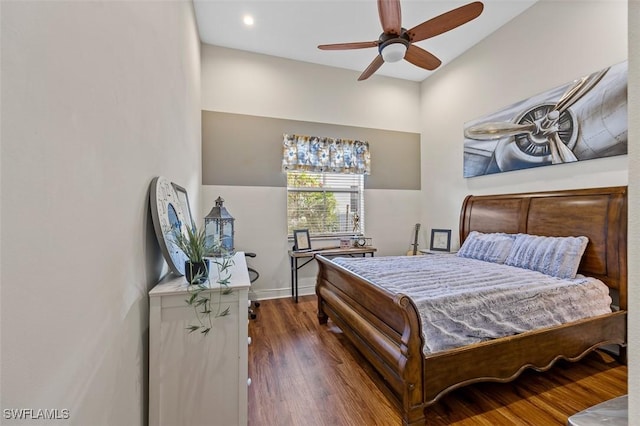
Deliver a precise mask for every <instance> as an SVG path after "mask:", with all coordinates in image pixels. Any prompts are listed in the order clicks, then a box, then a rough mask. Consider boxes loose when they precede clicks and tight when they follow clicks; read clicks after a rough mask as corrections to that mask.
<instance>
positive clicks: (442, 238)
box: [429, 229, 451, 251]
mask: <svg viewBox="0 0 640 426" xmlns="http://www.w3.org/2000/svg"><path fill="white" fill-rule="evenodd" d="M429 249H430V250H433V251H451V229H432V230H431V247H430V248H429Z"/></svg>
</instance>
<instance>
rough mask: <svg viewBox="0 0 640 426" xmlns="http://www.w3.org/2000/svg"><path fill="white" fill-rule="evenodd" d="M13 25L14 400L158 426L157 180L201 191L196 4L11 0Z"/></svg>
mask: <svg viewBox="0 0 640 426" xmlns="http://www.w3.org/2000/svg"><path fill="white" fill-rule="evenodd" d="M0 26H1V31H2V33H1V39H2V41H1V43H2V46H1V47H2V133H1V139H2V146H1V153H2V156H1V172H2V175H1V180H2V210H1V211H2V215H1V218H2V224H1V226H2V259H1V274H2V275H1V282H2V302H1V311H2V313H1V315H2V316H1V321H0V323H1V327H2V369H1V375H2V378H1V383H2V400H1V405H2V408H3V409H5V408H9V409H10V408H16V409H18V408H33V409H59V410H63V409H68V410H69V414H70V421H69V422H65V424H77V425H136V424H138V425H143V424H146V416H147V415H146V400H147V368H148V362H147V357H148V354H147V346H148V344H147V341H148V297H147V292H148V290H149V289H150V288H151V287H152V286H153V285H154V284H155V282H156V281H157V280H158V279H159V278H160V276H161V274H162V273H163V270H166V266H164V262H163V261H162V258H161V255H160V252H159V249H158V244H157V242H156V241H155V236H154V234H153V228H152V225H151V217H150V214H149V206H148V187H149V183H150V182H151V179H152V178H153V177H154V176H157V175H163V176H166V177H168V178H170V179H171V180H174V181H176V182H178V183H180V184H181V185H183V186H185V187H186V188H187V189H188V190H189V191H190V193H192V194H194V195H195V196H194V197H193V200H194V202H195V203H197V201H198V199H199V197H198V195H199V191H200V181H201V177H200V176H201V166H200V53H199V49H200V44H199V40H198V35H197V29H196V25H195V18H194V16H193V6H192V4H191V2H188V1H182V2H112V1H92V2H50V1H29V2H2V17H1V25H0ZM3 415H4V413H3ZM3 419H4V417H3ZM3 422H4V421H3ZM27 423H28V424H36V423H43V422H42V421H41V420H40V421H34V422H27ZM11 424H20V422H11Z"/></svg>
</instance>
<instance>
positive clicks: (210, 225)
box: [204, 197, 235, 256]
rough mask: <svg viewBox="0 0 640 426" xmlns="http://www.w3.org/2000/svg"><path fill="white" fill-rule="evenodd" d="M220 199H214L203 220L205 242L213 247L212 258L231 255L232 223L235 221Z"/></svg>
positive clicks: (232, 249)
mask: <svg viewBox="0 0 640 426" xmlns="http://www.w3.org/2000/svg"><path fill="white" fill-rule="evenodd" d="M223 203H224V200H223V199H222V198H221V197H218V198H217V199H216V204H215V206H213V208H212V209H211V211H210V212H209V214H208V215H206V216H205V218H204V232H205V235H206V239H207V242H208V243H209V244H211V245H213V246H214V247H215V250H214V252H213V253H212V255H213V256H221V255H222V254H225V253H229V254H230V253H233V252H234V250H235V249H234V245H233V237H234V229H233V226H234V221H235V219H234V218H233V216H231V214H229V211H227V209H226V207H224V205H223Z"/></svg>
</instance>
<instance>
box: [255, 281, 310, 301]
mask: <svg viewBox="0 0 640 426" xmlns="http://www.w3.org/2000/svg"><path fill="white" fill-rule="evenodd" d="M313 294H316V283H315V280H313V283H309V282H304V283H303V282H302V280H301V282H299V283H298V297H300V296H310V295H313ZM285 297H291V287H285V288H275V289H274V288H270V289H266V290H258V289H256V290H253V289H251V290H250V291H249V299H251V300H269V299H284V298H285Z"/></svg>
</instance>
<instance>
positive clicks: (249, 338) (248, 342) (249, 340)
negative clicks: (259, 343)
mask: <svg viewBox="0 0 640 426" xmlns="http://www.w3.org/2000/svg"><path fill="white" fill-rule="evenodd" d="M250 344H251V336H249V337H247V345H250Z"/></svg>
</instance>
